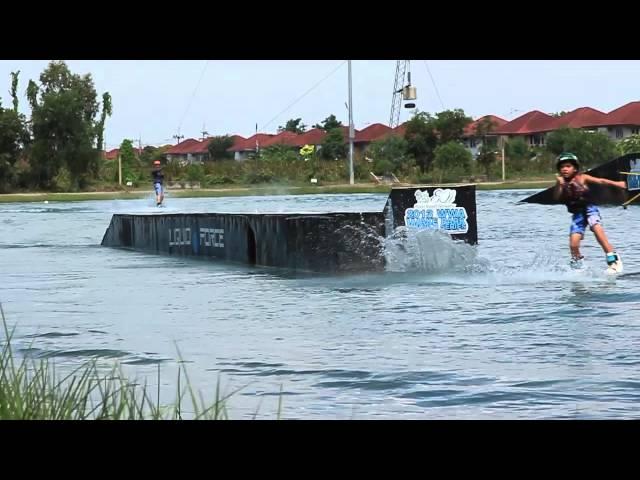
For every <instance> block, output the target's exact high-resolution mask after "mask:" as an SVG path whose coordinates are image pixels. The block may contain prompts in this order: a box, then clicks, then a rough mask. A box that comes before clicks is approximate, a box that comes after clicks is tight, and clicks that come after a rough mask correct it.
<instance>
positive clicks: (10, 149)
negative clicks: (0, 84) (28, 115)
mask: <svg viewBox="0 0 640 480" xmlns="http://www.w3.org/2000/svg"><path fill="white" fill-rule="evenodd" d="M29 140H30V139H29V132H28V130H27V127H26V122H25V118H24V115H21V114H18V113H17V112H16V111H15V110H9V109H4V108H2V106H1V105H0V191H3V192H4V191H8V190H10V189H11V187H13V186H14V185H15V183H16V178H15V176H16V171H15V165H16V162H18V160H20V157H21V155H22V152H23V151H24V148H25V146H26V145H28V143H29Z"/></svg>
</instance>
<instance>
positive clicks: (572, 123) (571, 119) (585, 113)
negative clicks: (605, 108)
mask: <svg viewBox="0 0 640 480" xmlns="http://www.w3.org/2000/svg"><path fill="white" fill-rule="evenodd" d="M602 122H607V114H606V113H604V112H601V111H600V110H596V109H595V108H591V107H582V108H576V109H575V110H572V111H571V112H569V113H565V114H564V115H562V116H561V117H557V118H554V119H553V121H552V122H551V124H550V125H549V126H550V130H556V129H558V128H562V127H569V128H584V127H592V126H595V125H601V124H602Z"/></svg>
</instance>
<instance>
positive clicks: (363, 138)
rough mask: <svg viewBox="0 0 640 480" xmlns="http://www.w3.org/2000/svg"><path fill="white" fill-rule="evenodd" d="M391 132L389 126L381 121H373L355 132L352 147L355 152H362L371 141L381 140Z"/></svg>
mask: <svg viewBox="0 0 640 480" xmlns="http://www.w3.org/2000/svg"><path fill="white" fill-rule="evenodd" d="M393 133H394V131H393V129H392V128H391V127H388V126H387V125H383V124H382V123H373V124H371V125H369V126H368V127H365V128H363V129H362V130H360V131H359V132H357V133H356V134H355V138H354V140H353V148H354V150H355V152H356V153H357V154H363V153H364V151H365V150H366V149H367V147H368V146H369V145H370V144H371V143H372V142H375V141H378V140H382V139H384V138H385V137H388V136H389V135H393Z"/></svg>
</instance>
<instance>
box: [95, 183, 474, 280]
mask: <svg viewBox="0 0 640 480" xmlns="http://www.w3.org/2000/svg"><path fill="white" fill-rule="evenodd" d="M402 227H406V228H407V229H409V230H431V231H442V232H445V233H447V234H449V235H450V236H451V237H452V238H453V239H455V240H460V241H464V242H466V243H469V244H471V245H475V244H476V243H477V241H478V230H477V221H476V187H475V185H448V186H421V187H420V186H416V187H396V188H393V189H392V190H391V192H390V194H389V197H388V199H387V202H386V204H385V207H384V209H383V211H382V212H361V213H345V212H335V213H299V214H296V213H251V214H243V213H170V214H146V215H145V214H135V215H133V214H131V215H129V214H114V215H113V217H112V218H111V223H110V224H109V227H108V228H107V231H106V232H105V234H104V237H103V239H102V246H105V247H115V248H125V249H132V250H137V251H142V252H148V253H153V254H160V255H174V256H182V257H198V258H202V259H211V260H223V261H229V262H239V263H244V264H248V265H261V266H270V267H281V268H287V269H293V270H303V271H311V272H328V273H340V272H367V271H383V270H384V268H385V259H384V252H383V248H384V238H385V237H388V236H390V235H391V234H392V233H393V232H394V231H395V230H396V229H398V228H402Z"/></svg>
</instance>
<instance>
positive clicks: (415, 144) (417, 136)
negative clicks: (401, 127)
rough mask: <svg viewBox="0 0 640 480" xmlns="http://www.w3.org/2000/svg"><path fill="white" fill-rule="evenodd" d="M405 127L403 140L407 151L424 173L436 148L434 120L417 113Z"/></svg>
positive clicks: (427, 115) (436, 139) (431, 161)
mask: <svg viewBox="0 0 640 480" xmlns="http://www.w3.org/2000/svg"><path fill="white" fill-rule="evenodd" d="M405 126H406V128H405V133H404V138H405V140H406V141H407V146H408V151H409V153H410V154H411V155H413V157H414V158H415V160H416V163H417V164H418V166H419V167H420V169H421V170H422V172H423V173H424V172H426V171H428V170H430V169H431V165H432V163H433V159H434V151H435V149H436V147H437V146H438V136H437V134H436V129H435V119H434V118H433V117H432V116H431V115H429V114H428V113H426V112H418V113H416V114H415V115H414V116H413V117H412V118H411V119H410V120H409V121H408V122H407V123H405Z"/></svg>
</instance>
